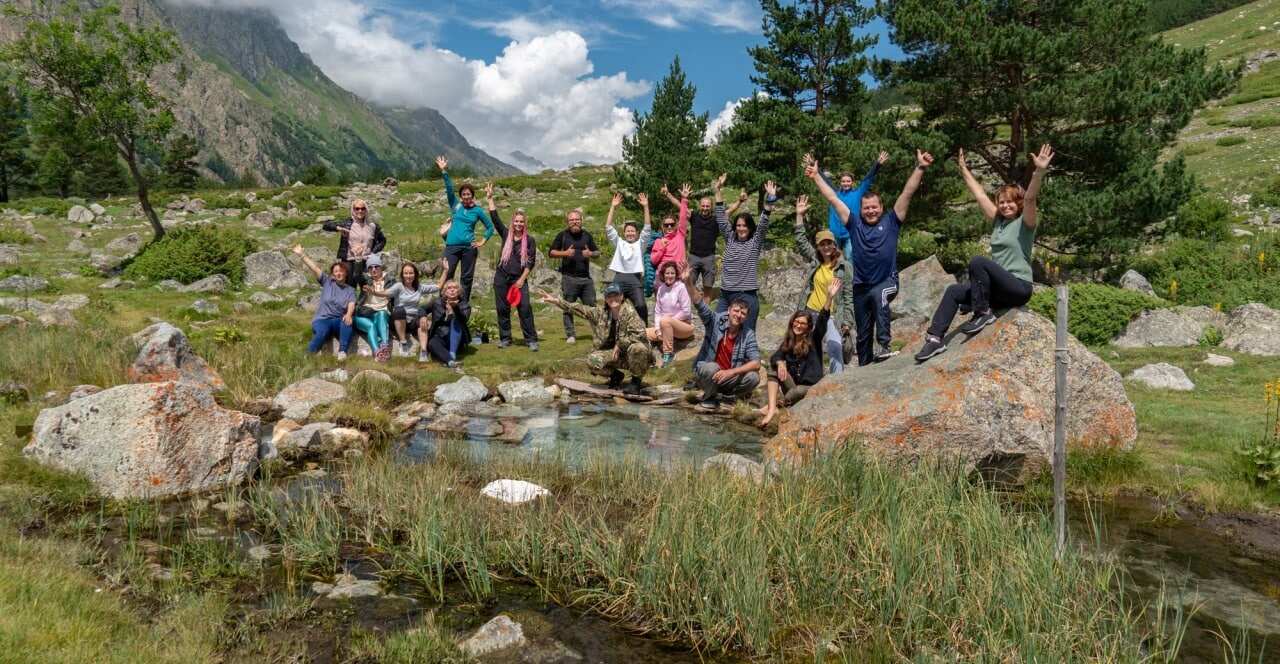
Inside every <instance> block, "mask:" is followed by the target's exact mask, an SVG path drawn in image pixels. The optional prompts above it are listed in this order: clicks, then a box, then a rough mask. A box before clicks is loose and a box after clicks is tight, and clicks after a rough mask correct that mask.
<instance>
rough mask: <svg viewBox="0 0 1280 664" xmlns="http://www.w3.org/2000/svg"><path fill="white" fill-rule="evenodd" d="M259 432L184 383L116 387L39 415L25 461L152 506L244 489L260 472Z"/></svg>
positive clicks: (248, 418)
mask: <svg viewBox="0 0 1280 664" xmlns="http://www.w3.org/2000/svg"><path fill="white" fill-rule="evenodd" d="M258 427H259V423H258V418H256V417H253V416H252V415H246V414H244V413H239V412H235V411H231V410H226V409H224V408H222V407H220V406H218V404H217V403H215V402H214V400H213V395H212V394H211V393H210V392H209V391H208V390H206V389H203V388H201V387H198V386H195V385H191V384H189V383H183V382H177V381H166V382H162V383H143V384H136V385H119V386H117V387H113V388H111V389H109V390H103V391H101V392H98V393H97V394H92V395H89V396H86V397H83V398H80V399H76V400H74V401H71V402H68V403H66V404H65V405H62V406H58V407H56V408H48V409H45V410H43V411H41V412H40V414H39V416H37V417H36V422H35V426H34V434H33V435H32V440H31V443H30V444H29V445H27V447H26V449H24V450H23V454H25V455H27V456H28V457H31V458H32V459H35V460H36V461H39V462H40V463H43V464H46V465H49V466H52V467H55V468H59V469H61V470H65V471H69V472H74V473H80V474H82V475H84V476H85V477H87V478H88V479H89V480H90V481H91V482H92V483H93V484H94V486H95V487H97V489H98V490H99V491H100V492H101V493H103V494H104V495H106V496H110V497H112V498H155V497H161V496H171V495H178V494H184V493H190V492H198V491H209V490H213V489H219V488H222V487H226V486H230V485H235V484H238V483H240V482H242V481H243V480H244V479H245V478H247V477H248V476H249V475H250V473H252V472H253V471H254V469H255V468H256V467H257V460H258Z"/></svg>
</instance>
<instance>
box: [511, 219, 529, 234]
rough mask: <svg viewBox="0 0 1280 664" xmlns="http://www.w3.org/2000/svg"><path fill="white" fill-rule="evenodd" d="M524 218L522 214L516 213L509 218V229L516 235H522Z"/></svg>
mask: <svg viewBox="0 0 1280 664" xmlns="http://www.w3.org/2000/svg"><path fill="white" fill-rule="evenodd" d="M525 225H526V224H525V218H524V215H523V214H517V215H516V216H514V217H512V218H511V230H512V231H515V234H516V235H517V236H520V235H524V229H525Z"/></svg>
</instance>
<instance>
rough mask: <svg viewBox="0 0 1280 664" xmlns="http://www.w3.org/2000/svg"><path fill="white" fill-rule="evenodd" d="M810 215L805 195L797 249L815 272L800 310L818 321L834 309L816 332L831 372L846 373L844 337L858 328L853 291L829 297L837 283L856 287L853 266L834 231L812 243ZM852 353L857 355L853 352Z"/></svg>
mask: <svg viewBox="0 0 1280 664" xmlns="http://www.w3.org/2000/svg"><path fill="white" fill-rule="evenodd" d="M808 211H809V197H808V196H803V195H802V196H800V198H798V199H796V229H795V236H796V249H797V250H798V251H799V252H800V255H801V256H804V259H805V260H806V261H808V262H809V263H810V264H811V265H813V270H812V271H810V272H809V278H808V279H807V280H805V283H807V284H809V290H808V292H807V293H805V294H803V295H802V296H801V297H802V298H803V299H802V300H801V301H800V302H799V306H797V307H796V310H797V311H805V310H807V311H808V312H809V313H810V314H813V316H812V317H811V318H816V317H818V316H820V315H821V314H820V312H822V311H824V310H827V309H830V311H831V315H830V316H827V317H826V319H825V320H827V321H828V322H827V325H826V327H825V328H823V329H822V330H814V332H815V333H817V332H822V333H823V335H824V337H823V341H822V345H823V347H824V350H825V351H826V353H827V362H828V372H829V373H840V372H841V371H844V352H845V348H844V336H845V335H846V334H848V333H849V331H850V330H852V329H853V324H854V320H853V308H854V307H853V288H842V289H840V291H839V292H838V293H837V295H838V297H837V299H836V301H835V302H831V301H830V298H829V297H828V295H827V286H828V285H830V284H831V283H832V282H833V281H835V282H838V283H842V284H853V266H852V265H850V264H849V261H847V260H845V258H844V255H843V254H842V253H841V252H840V247H839V246H838V245H837V244H836V242H837V239H836V236H835V234H834V233H832V232H831V231H829V230H821V231H818V234H817V235H815V236H814V242H813V243H810V242H809V237H808V236H807V235H806V234H805V229H804V215H805V213H806V212H808ZM815 244H816V247H815ZM815 249H816V251H815ZM791 320H792V322H793V323H794V322H795V316H792V317H791ZM810 322H813V321H812V320H811V321H810ZM788 328H790V326H788ZM848 350H849V352H852V351H853V349H852V348H850V349H848Z"/></svg>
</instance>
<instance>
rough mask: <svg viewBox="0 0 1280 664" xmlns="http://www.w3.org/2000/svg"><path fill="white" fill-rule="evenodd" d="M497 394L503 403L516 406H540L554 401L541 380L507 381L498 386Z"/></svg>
mask: <svg viewBox="0 0 1280 664" xmlns="http://www.w3.org/2000/svg"><path fill="white" fill-rule="evenodd" d="M498 394H500V395H502V400H503V401H505V402H507V403H509V404H514V405H517V406H541V405H545V404H549V403H551V402H552V401H554V400H555V397H554V396H552V395H551V393H549V392H547V388H546V385H544V384H543V382H542V379H541V378H529V379H528V380H512V381H507V382H505V383H502V384H500V385H498Z"/></svg>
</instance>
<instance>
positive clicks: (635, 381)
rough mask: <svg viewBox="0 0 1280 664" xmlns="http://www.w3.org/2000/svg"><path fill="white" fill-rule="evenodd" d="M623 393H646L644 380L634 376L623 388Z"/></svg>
mask: <svg viewBox="0 0 1280 664" xmlns="http://www.w3.org/2000/svg"><path fill="white" fill-rule="evenodd" d="M622 393H623V394H631V395H639V394H644V382H643V381H641V380H640V378H639V377H636V376H632V377H631V382H630V383H627V386H626V387H624V388H622Z"/></svg>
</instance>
